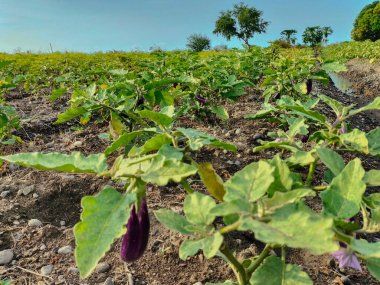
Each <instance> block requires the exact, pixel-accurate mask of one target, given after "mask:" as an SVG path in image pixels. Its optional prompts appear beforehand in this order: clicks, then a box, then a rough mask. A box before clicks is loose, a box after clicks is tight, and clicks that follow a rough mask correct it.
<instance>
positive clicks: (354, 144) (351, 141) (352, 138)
mask: <svg viewBox="0 0 380 285" xmlns="http://www.w3.org/2000/svg"><path fill="white" fill-rule="evenodd" d="M339 139H340V141H341V142H342V144H343V145H345V146H347V147H351V148H353V149H354V150H356V151H360V152H363V153H365V154H368V153H369V149H368V139H367V137H366V133H365V132H363V131H361V130H359V129H354V130H353V131H351V132H349V133H346V134H341V135H340V136H339Z"/></svg>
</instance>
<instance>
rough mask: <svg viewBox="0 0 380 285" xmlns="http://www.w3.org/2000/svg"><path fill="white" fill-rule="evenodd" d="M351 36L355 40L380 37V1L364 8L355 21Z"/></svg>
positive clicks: (374, 39)
mask: <svg viewBox="0 0 380 285" xmlns="http://www.w3.org/2000/svg"><path fill="white" fill-rule="evenodd" d="M351 38H352V39H353V40H355V41H364V40H371V41H377V40H378V39H380V2H379V1H375V2H373V3H372V4H369V5H367V6H365V7H364V8H363V10H362V11H361V12H360V13H359V15H358V17H357V18H356V20H355V22H354V29H353V30H352V32H351Z"/></svg>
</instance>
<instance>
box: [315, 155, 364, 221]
mask: <svg viewBox="0 0 380 285" xmlns="http://www.w3.org/2000/svg"><path fill="white" fill-rule="evenodd" d="M364 174H365V171H364V169H363V167H362V165H361V161H360V159H358V158H355V159H354V160H352V161H350V162H349V163H348V164H347V166H346V167H345V168H344V169H343V170H342V171H341V172H340V173H339V175H337V176H336V177H335V178H334V179H333V180H332V182H331V184H330V185H329V186H328V187H327V190H326V191H323V192H322V193H321V199H322V201H323V205H324V210H325V211H326V212H328V213H330V214H333V215H335V216H336V217H338V218H341V219H349V218H351V217H353V216H354V215H356V214H357V213H358V212H359V210H360V204H361V202H362V196H363V194H364V191H365V189H366V185H365V183H364V182H363V181H362V180H363V177H364Z"/></svg>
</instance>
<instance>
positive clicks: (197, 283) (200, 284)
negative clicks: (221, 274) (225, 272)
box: [193, 282, 203, 285]
mask: <svg viewBox="0 0 380 285" xmlns="http://www.w3.org/2000/svg"><path fill="white" fill-rule="evenodd" d="M193 285H203V283H202V282H196V283H194V284H193Z"/></svg>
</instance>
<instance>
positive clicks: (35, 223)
mask: <svg viewBox="0 0 380 285" xmlns="http://www.w3.org/2000/svg"><path fill="white" fill-rule="evenodd" d="M28 226H29V227H34V228H37V227H41V226H42V222H41V221H40V220H37V219H31V220H29V221H28Z"/></svg>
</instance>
